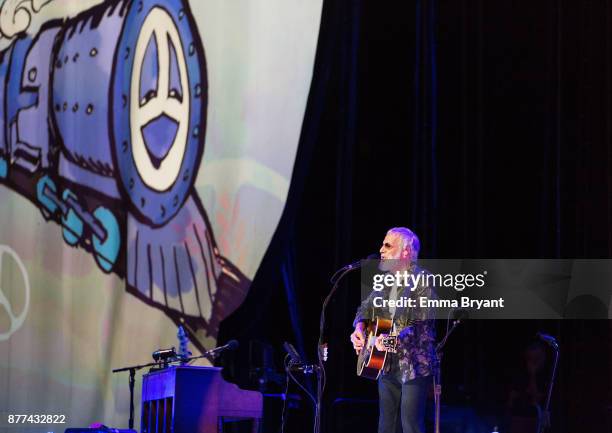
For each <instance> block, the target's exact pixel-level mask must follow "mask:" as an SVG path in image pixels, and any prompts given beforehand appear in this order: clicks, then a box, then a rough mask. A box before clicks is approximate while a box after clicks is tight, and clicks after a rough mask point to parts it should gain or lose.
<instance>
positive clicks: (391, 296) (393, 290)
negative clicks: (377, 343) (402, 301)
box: [389, 284, 398, 334]
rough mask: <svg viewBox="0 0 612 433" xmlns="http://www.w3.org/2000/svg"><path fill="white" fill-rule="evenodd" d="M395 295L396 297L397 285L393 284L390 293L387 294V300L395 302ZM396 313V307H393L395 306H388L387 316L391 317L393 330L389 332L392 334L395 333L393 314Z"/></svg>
mask: <svg viewBox="0 0 612 433" xmlns="http://www.w3.org/2000/svg"><path fill="white" fill-rule="evenodd" d="M397 295H398V290H397V284H395V285H393V287H392V288H391V291H390V292H389V300H390V301H391V300H393V301H396V300H397ZM396 311H397V307H396V306H395V304H393V307H391V305H389V315H390V316H391V323H393V328H392V329H391V332H393V333H394V334H395V333H396V331H397V330H396V329H395V312H396Z"/></svg>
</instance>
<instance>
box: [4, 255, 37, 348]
mask: <svg viewBox="0 0 612 433" xmlns="http://www.w3.org/2000/svg"><path fill="white" fill-rule="evenodd" d="M6 255H9V256H11V257H12V258H13V260H15V263H17V266H18V267H19V271H20V272H21V277H22V278H23V284H24V286H23V287H24V289H25V304H24V307H23V311H21V313H19V314H17V315H16V314H15V311H14V309H13V305H11V302H10V301H9V299H8V298H7V297H6V295H5V294H4V290H3V289H2V287H0V307H2V308H3V309H4V310H5V311H6V314H8V317H9V320H10V322H11V326H10V327H9V330H8V331H6V332H3V333H0V341H5V340H8V339H9V338H11V335H13V334H14V333H15V332H16V331H17V330H18V329H19V328H21V326H22V325H23V322H24V321H25V318H26V316H27V314H28V310H29V308H30V280H29V279H28V272H27V270H26V268H25V266H24V264H23V262H22V261H21V259H20V258H19V256H18V255H17V253H16V252H15V251H14V250H13V249H12V248H10V247H9V246H7V245H0V282H1V281H2V270H3V269H4V266H3V264H4V258H5V256H6ZM12 281H13V282H15V281H16V279H15V278H12Z"/></svg>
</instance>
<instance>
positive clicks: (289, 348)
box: [283, 341, 303, 364]
mask: <svg viewBox="0 0 612 433" xmlns="http://www.w3.org/2000/svg"><path fill="white" fill-rule="evenodd" d="M283 347H284V348H285V352H287V353H288V354H289V358H290V359H291V363H292V364H303V362H302V357H301V356H300V354H299V353H298V352H297V350H295V347H293V344H291V343H288V342H286V341H285V342H284V343H283Z"/></svg>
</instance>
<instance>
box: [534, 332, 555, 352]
mask: <svg viewBox="0 0 612 433" xmlns="http://www.w3.org/2000/svg"><path fill="white" fill-rule="evenodd" d="M536 337H538V338H539V339H540V340H542V341H543V342H545V343H546V344H548V345H549V346H552V347H553V348H554V349H558V348H559V344H558V343H557V340H556V339H555V337H553V336H552V335H548V334H544V333H543V332H538V333H536Z"/></svg>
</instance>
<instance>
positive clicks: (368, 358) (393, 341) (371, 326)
mask: <svg viewBox="0 0 612 433" xmlns="http://www.w3.org/2000/svg"><path fill="white" fill-rule="evenodd" d="M392 329H393V321H392V320H391V319H382V318H380V317H377V318H376V319H375V320H373V321H371V322H369V323H368V325H367V328H366V332H365V334H366V341H365V344H364V345H363V349H361V352H359V356H358V357H357V376H361V377H365V378H367V379H373V380H376V379H378V376H380V373H381V372H382V369H383V367H384V366H385V361H386V360H387V353H396V351H397V335H394V334H392V333H391V331H392ZM381 334H388V336H387V337H385V338H383V340H382V345H383V346H384V348H385V350H383V351H381V350H378V349H377V348H376V338H377V337H378V336H379V335H381Z"/></svg>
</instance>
